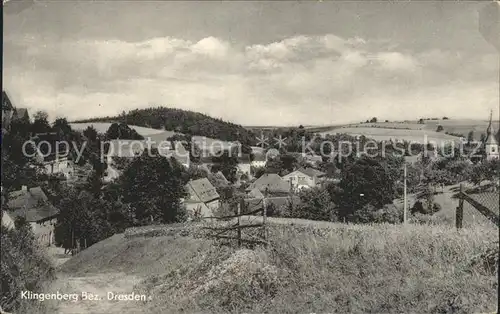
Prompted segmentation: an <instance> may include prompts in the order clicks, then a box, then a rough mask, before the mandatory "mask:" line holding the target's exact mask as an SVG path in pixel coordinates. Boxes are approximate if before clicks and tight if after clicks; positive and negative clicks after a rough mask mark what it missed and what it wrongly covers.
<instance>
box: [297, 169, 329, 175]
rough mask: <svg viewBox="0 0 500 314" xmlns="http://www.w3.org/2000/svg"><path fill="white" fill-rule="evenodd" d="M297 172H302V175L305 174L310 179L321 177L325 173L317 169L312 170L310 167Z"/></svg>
mask: <svg viewBox="0 0 500 314" xmlns="http://www.w3.org/2000/svg"><path fill="white" fill-rule="evenodd" d="M297 171H300V172H302V173H303V174H306V175H308V176H310V177H321V176H324V175H325V173H324V172H323V171H319V170H317V169H314V168H310V167H307V168H300V169H298V170H297Z"/></svg>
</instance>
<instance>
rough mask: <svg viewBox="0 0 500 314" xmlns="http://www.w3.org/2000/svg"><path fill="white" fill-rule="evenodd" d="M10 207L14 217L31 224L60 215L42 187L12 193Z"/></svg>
mask: <svg viewBox="0 0 500 314" xmlns="http://www.w3.org/2000/svg"><path fill="white" fill-rule="evenodd" d="M8 206H9V209H10V213H11V214H13V216H16V217H24V218H26V220H27V221H29V222H36V221H41V220H45V219H47V218H51V217H54V216H56V215H57V214H59V210H58V209H57V208H55V207H54V206H53V205H52V204H50V203H49V201H48V198H47V196H46V195H45V193H44V192H43V190H42V189H41V188H40V187H34V188H31V189H26V190H20V191H14V192H11V193H10V194H9V201H8Z"/></svg>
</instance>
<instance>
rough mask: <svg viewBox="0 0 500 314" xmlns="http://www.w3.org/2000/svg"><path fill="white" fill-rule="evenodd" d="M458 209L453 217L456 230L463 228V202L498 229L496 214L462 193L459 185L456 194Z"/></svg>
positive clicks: (461, 187) (499, 224)
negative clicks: (458, 190)
mask: <svg viewBox="0 0 500 314" xmlns="http://www.w3.org/2000/svg"><path fill="white" fill-rule="evenodd" d="M458 198H459V202H458V207H457V210H456V217H455V226H456V228H457V229H461V228H462V226H463V218H464V202H468V203H469V204H470V205H472V207H474V208H475V209H476V210H477V211H479V212H480V213H481V214H483V215H484V216H485V217H486V218H487V219H488V220H490V221H491V222H493V223H494V224H495V225H496V226H497V227H500V220H499V217H498V214H497V213H495V211H494V210H492V209H490V208H488V207H487V206H485V205H483V204H481V203H480V202H478V201H477V200H475V199H474V198H473V197H471V196H470V195H469V194H467V193H466V192H465V191H464V188H463V185H460V192H459V193H458Z"/></svg>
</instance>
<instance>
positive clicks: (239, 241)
mask: <svg viewBox="0 0 500 314" xmlns="http://www.w3.org/2000/svg"><path fill="white" fill-rule="evenodd" d="M240 226H241V201H240V202H238V229H237V230H238V247H239V248H240V247H241V228H239V227H240Z"/></svg>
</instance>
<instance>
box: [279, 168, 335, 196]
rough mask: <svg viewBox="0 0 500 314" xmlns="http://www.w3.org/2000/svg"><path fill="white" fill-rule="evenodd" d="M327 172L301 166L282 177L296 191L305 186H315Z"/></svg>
mask: <svg viewBox="0 0 500 314" xmlns="http://www.w3.org/2000/svg"><path fill="white" fill-rule="evenodd" d="M324 176H325V173H324V172H322V171H319V170H317V169H314V168H311V167H307V168H299V169H297V170H295V171H293V172H291V173H289V174H287V175H285V176H283V177H282V179H283V180H284V181H286V182H288V184H289V185H290V186H291V187H292V189H293V190H294V191H299V190H301V189H304V188H314V187H316V186H317V185H318V184H319V183H320V181H321V180H322V179H323V178H324Z"/></svg>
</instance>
